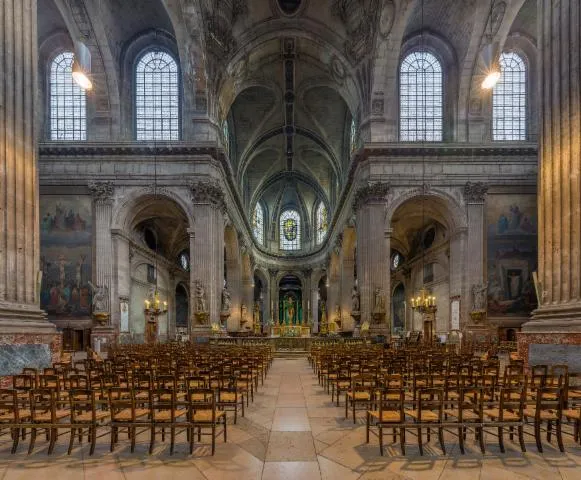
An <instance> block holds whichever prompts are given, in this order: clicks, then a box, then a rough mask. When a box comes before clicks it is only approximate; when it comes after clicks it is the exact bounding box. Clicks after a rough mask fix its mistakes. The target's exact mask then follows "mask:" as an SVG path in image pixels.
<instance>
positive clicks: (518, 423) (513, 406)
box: [483, 385, 526, 453]
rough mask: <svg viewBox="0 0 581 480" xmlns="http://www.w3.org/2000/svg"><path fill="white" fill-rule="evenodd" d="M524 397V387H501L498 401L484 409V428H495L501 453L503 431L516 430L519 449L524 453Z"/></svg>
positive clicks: (502, 449)
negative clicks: (515, 428) (506, 429)
mask: <svg viewBox="0 0 581 480" xmlns="http://www.w3.org/2000/svg"><path fill="white" fill-rule="evenodd" d="M525 397H526V385H524V386H522V387H513V388H510V387H503V388H501V390H500V394H499V400H498V401H497V402H495V403H494V402H487V403H489V405H488V406H487V408H484V411H483V414H484V417H485V419H486V420H485V425H484V426H485V427H487V426H488V427H497V429H498V446H499V447H500V451H501V452H502V453H504V452H505V449H504V429H505V428H507V427H508V428H510V429H511V437H512V429H514V427H517V428H518V438H519V442H520V447H521V450H522V451H523V452H526V447H525V442H524V431H523V422H524V413H523V412H524V405H525Z"/></svg>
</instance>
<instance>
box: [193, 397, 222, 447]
mask: <svg viewBox="0 0 581 480" xmlns="http://www.w3.org/2000/svg"><path fill="white" fill-rule="evenodd" d="M187 402H188V423H189V428H190V434H189V437H190V453H193V451H194V434H195V432H196V430H197V432H198V441H201V440H202V429H208V428H209V429H210V433H209V435H210V436H211V439H212V440H211V441H212V455H214V453H215V451H216V437H217V436H218V435H220V433H223V434H224V442H226V441H227V439H228V434H227V423H226V412H225V411H223V410H218V409H217V407H216V395H215V392H214V390H212V389H209V388H193V389H190V390H189V391H188V395H187ZM220 423H222V425H223V428H222V431H219V430H218V426H219V424H220ZM206 435H207V434H206Z"/></svg>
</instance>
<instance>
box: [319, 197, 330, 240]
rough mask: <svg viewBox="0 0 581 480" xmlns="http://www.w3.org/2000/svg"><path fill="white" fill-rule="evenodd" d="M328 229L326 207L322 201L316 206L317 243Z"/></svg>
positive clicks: (322, 238)
mask: <svg viewBox="0 0 581 480" xmlns="http://www.w3.org/2000/svg"><path fill="white" fill-rule="evenodd" d="M327 230H329V219H328V215H327V207H326V206H325V204H324V203H323V202H321V203H319V206H318V207H317V244H319V243H322V242H323V240H324V239H325V237H326V236H327Z"/></svg>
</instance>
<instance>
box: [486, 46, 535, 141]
mask: <svg viewBox="0 0 581 480" xmlns="http://www.w3.org/2000/svg"><path fill="white" fill-rule="evenodd" d="M499 63H500V71H501V74H502V75H501V76H500V80H499V81H498V83H497V84H496V85H495V86H494V89H493V90H492V136H493V139H494V140H526V80H527V79H526V75H527V70H526V65H525V62H524V61H523V59H522V58H521V57H520V56H519V55H517V54H516V53H514V52H508V53H503V54H502V55H500V59H499Z"/></svg>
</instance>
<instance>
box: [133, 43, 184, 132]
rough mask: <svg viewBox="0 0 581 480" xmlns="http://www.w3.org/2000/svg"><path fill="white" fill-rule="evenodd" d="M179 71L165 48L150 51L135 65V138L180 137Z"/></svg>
mask: <svg viewBox="0 0 581 480" xmlns="http://www.w3.org/2000/svg"><path fill="white" fill-rule="evenodd" d="M179 92H180V89H179V72H178V66H177V63H176V62H175V60H174V59H173V58H172V56H171V55H169V54H168V53H166V52H163V51H157V50H156V51H151V52H148V53H146V54H145V55H143V56H142V57H141V59H140V60H139V62H138V63H137V67H136V68H135V128H136V137H137V140H179V138H180V93H179Z"/></svg>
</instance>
